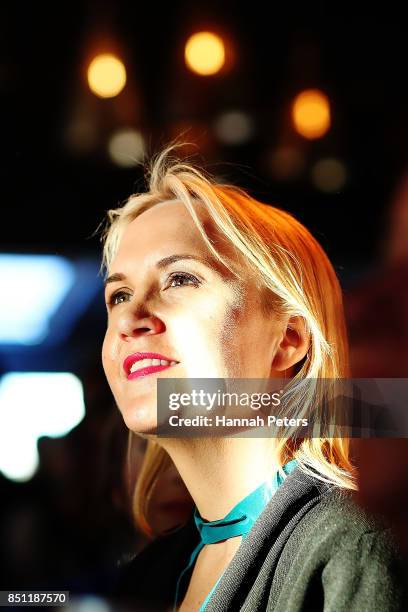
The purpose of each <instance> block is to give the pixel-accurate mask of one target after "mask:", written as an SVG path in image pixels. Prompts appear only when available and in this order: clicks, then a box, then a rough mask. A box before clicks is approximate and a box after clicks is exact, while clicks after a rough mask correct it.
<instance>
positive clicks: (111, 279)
mask: <svg viewBox="0 0 408 612" xmlns="http://www.w3.org/2000/svg"><path fill="white" fill-rule="evenodd" d="M181 259H193V260H195V261H199V262H200V263H202V264H204V265H205V266H207V268H211V269H212V270H215V272H218V274H221V272H220V270H219V269H217V268H218V266H217V265H216V264H215V262H214V260H212V259H210V258H207V257H199V256H197V255H189V254H188V253H182V254H180V255H169V256H168V257H163V259H159V261H157V262H156V268H157V269H158V270H162V269H163V268H166V267H167V266H169V265H170V264H172V263H175V262H176V261H180V260H181ZM123 280H126V275H125V274H123V273H122V272H115V274H111V276H108V278H107V279H106V280H105V282H104V287H106V286H107V285H108V284H109V283H116V282H118V281H123Z"/></svg>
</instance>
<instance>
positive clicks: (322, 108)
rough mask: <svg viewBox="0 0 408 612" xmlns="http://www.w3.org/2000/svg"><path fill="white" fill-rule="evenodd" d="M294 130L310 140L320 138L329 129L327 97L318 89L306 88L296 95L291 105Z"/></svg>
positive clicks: (329, 115)
mask: <svg viewBox="0 0 408 612" xmlns="http://www.w3.org/2000/svg"><path fill="white" fill-rule="evenodd" d="M292 119H293V123H294V126H295V128H296V131H297V132H298V133H299V134H300V135H301V136H303V137H304V138H308V139H310V140H314V139H316V138H321V137H322V136H324V135H325V134H326V133H327V132H328V131H329V129H330V124H331V113H330V103H329V99H328V97H327V96H326V94H324V93H323V92H322V91H319V90H318V89H308V90H306V91H303V92H301V93H300V94H299V95H298V96H296V98H295V101H294V103H293V107H292Z"/></svg>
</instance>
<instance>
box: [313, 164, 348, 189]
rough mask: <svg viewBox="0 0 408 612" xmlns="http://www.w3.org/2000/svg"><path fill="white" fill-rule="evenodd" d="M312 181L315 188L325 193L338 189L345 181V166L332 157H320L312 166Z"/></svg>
mask: <svg viewBox="0 0 408 612" xmlns="http://www.w3.org/2000/svg"><path fill="white" fill-rule="evenodd" d="M312 181H313V184H314V185H315V187H317V189H319V190H320V191H323V192H325V193H333V192H335V191H339V190H340V189H342V188H343V187H344V185H345V183H346V181H347V170H346V167H345V165H344V164H343V162H341V161H340V160H338V159H335V158H332V157H328V158H325V159H320V160H319V161H318V162H316V163H315V164H314V166H313V168H312Z"/></svg>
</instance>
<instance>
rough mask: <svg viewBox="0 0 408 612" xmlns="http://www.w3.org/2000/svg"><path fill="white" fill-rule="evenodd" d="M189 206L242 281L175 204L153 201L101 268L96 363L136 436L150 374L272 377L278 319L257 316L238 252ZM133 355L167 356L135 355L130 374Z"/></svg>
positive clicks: (151, 413) (149, 407)
mask: <svg viewBox="0 0 408 612" xmlns="http://www.w3.org/2000/svg"><path fill="white" fill-rule="evenodd" d="M195 209H196V211H197V213H198V214H199V217H200V218H201V220H202V221H203V222H204V224H205V228H206V231H207V235H208V236H209V237H210V239H211V240H212V241H213V244H214V246H215V247H216V248H217V249H218V251H219V252H221V254H222V255H223V256H225V257H226V258H227V259H228V260H229V262H230V263H231V264H232V265H233V266H235V269H238V267H239V269H240V270H245V271H246V273H245V274H244V278H245V279H246V280H245V282H243V281H239V280H237V279H236V277H235V276H234V275H233V274H232V273H231V272H230V271H229V270H228V269H227V268H226V267H225V266H223V265H222V264H221V263H220V262H218V261H217V260H216V259H215V258H214V257H213V255H212V254H211V252H210V251H209V249H208V248H207V246H206V244H205V242H204V240H203V238H202V236H201V234H200V232H199V230H198V229H197V227H196V226H195V224H194V221H193V219H192V217H191V216H190V213H189V212H188V211H187V210H186V208H185V207H184V205H183V204H182V203H180V202H177V201H169V202H163V203H161V204H157V205H155V206H153V207H152V208H150V209H149V210H147V211H145V212H143V213H142V214H141V215H140V216H138V217H137V218H136V219H135V220H134V221H132V222H131V223H130V224H129V225H128V226H127V228H126V230H125V232H124V234H123V237H122V239H121V242H120V245H119V249H118V252H117V254H116V257H115V258H114V260H113V261H112V265H111V268H110V270H109V276H110V277H112V276H113V275H116V276H113V279H112V282H108V283H107V285H106V289H105V297H106V303H107V309H108V325H107V330H106V335H105V339H104V342H103V348H102V361H103V367H104V370H105V374H106V377H107V379H108V382H109V385H110V387H111V389H112V393H113V395H114V397H115V400H116V403H117V405H118V407H119V410H120V411H121V413H122V416H123V418H124V420H125V423H126V425H127V426H128V427H129V429H131V430H132V431H134V432H136V433H147V432H149V431H154V429H155V427H156V424H157V416H156V398H157V394H156V379H157V378H158V377H160V378H184V377H189V378H269V377H270V376H273V372H272V369H271V368H272V361H273V356H274V354H275V351H276V348H277V346H278V343H279V341H280V339H281V337H282V326H281V325H280V324H279V322H278V321H277V320H276V319H275V318H274V317H273V316H270V315H269V316H267V315H266V314H265V313H264V311H263V309H262V303H261V295H260V290H259V288H257V287H256V283H255V279H254V278H252V277H251V272H250V271H249V269H248V267H247V266H246V264H245V263H244V262H243V259H242V255H240V254H239V255H238V254H237V253H236V251H235V249H234V248H233V247H231V245H230V244H229V243H228V242H227V241H226V239H224V238H223V237H222V236H221V235H220V234H219V233H218V232H217V231H216V230H215V229H214V227H213V224H212V221H211V220H210V218H209V216H208V213H206V211H205V209H204V208H203V207H202V206H201V205H199V204H195ZM182 255H183V256H185V255H188V256H189V257H188V258H186V257H183V258H181V256H182ZM168 258H172V259H168ZM166 260H167V261H166ZM136 353H157V354H159V355H161V356H162V358H163V359H164V360H166V361H167V362H170V363H171V362H176V363H175V364H173V365H170V366H168V364H166V363H165V364H163V365H164V367H161V369H159V368H157V367H155V366H157V363H158V362H153V364H152V362H141V361H139V362H136V364H135V365H134V366H133V368H134V367H136V368H139V369H140V374H138V373H137V370H136V372H135V373H134V374H132V373H131V372H130V370H129V368H130V364H131V363H132V362H133V361H134V359H135V357H134V356H135V354H136ZM130 356H133V357H131V358H130V359H128V360H127V361H126V359H127V358H129V357H130ZM152 366H153V367H152ZM146 367H147V368H149V367H150V368H151V369H150V370H149V369H147V370H146V369H144V368H146ZM133 368H132V369H133ZM143 369H144V371H143Z"/></svg>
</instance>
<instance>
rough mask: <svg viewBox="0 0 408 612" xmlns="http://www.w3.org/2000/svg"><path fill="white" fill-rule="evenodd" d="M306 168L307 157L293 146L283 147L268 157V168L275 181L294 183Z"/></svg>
mask: <svg viewBox="0 0 408 612" xmlns="http://www.w3.org/2000/svg"><path fill="white" fill-rule="evenodd" d="M305 166H306V160H305V157H304V155H303V153H302V151H300V150H299V149H297V148H296V147H293V146H281V147H279V148H278V149H275V150H274V151H272V152H271V153H270V155H269V157H268V168H269V171H270V173H271V175H272V176H273V178H274V179H276V180H278V181H292V180H296V179H298V178H299V177H300V176H301V174H302V173H303V172H304V170H305Z"/></svg>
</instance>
